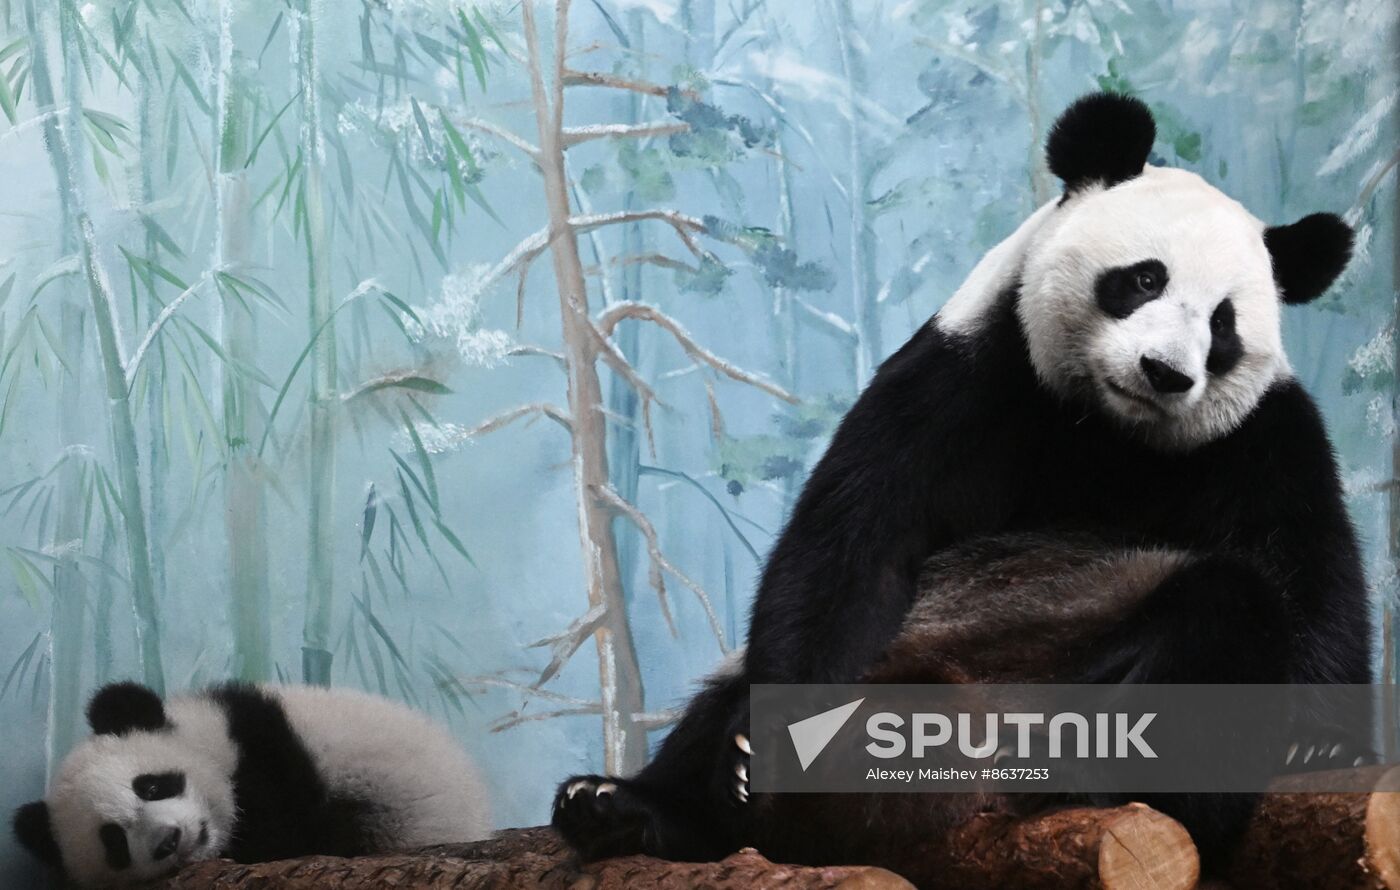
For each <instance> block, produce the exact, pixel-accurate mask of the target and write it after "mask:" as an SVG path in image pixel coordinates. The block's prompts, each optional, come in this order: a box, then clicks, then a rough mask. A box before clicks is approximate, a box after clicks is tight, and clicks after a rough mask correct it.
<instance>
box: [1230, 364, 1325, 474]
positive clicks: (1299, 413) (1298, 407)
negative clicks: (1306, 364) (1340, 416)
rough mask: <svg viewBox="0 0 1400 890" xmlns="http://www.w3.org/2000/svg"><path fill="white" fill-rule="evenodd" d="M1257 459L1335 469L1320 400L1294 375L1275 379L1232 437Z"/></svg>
mask: <svg viewBox="0 0 1400 890" xmlns="http://www.w3.org/2000/svg"><path fill="white" fill-rule="evenodd" d="M1233 438H1235V439H1236V440H1237V442H1238V443H1239V444H1242V445H1244V446H1246V448H1247V451H1248V453H1249V454H1250V455H1251V456H1252V457H1253V458H1254V459H1265V460H1267V461H1268V462H1269V463H1272V464H1286V465H1290V466H1295V467H1298V466H1307V467H1312V468H1315V469H1317V470H1321V471H1330V472H1335V466H1336V455H1335V453H1334V451H1333V449H1332V442H1331V439H1330V438H1328V435H1327V424H1326V421H1325V420H1324V419H1323V416H1322V412H1321V410H1319V409H1318V406H1317V402H1316V401H1314V400H1313V397H1312V396H1311V395H1310V394H1309V393H1308V391H1307V390H1306V389H1305V388H1304V387H1303V385H1302V384H1301V383H1299V382H1298V380H1297V379H1296V378H1294V377H1291V376H1289V377H1282V378H1280V379H1279V380H1277V381H1275V382H1274V383H1273V385H1272V386H1270V387H1269V389H1268V390H1267V391H1266V392H1265V393H1264V396H1263V397H1262V398H1261V399H1260V400H1259V404H1258V406H1257V407H1256V408H1255V409H1254V411H1253V412H1252V413H1251V414H1250V416H1249V417H1248V419H1247V420H1246V421H1245V423H1244V424H1243V425H1242V426H1241V427H1240V429H1239V431H1238V432H1237V433H1236V435H1235V436H1234V437H1233Z"/></svg>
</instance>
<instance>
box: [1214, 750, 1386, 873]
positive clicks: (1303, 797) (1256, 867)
mask: <svg viewBox="0 0 1400 890" xmlns="http://www.w3.org/2000/svg"><path fill="white" fill-rule="evenodd" d="M1397 781H1400V772H1394V771H1392V772H1390V773H1386V774H1385V775H1384V776H1383V777H1382V778H1380V779H1379V781H1378V782H1377V783H1376V787H1377V789H1378V790H1375V791H1370V792H1330V793H1329V792H1308V791H1295V792H1278V793H1272V794H1268V795H1265V797H1264V798H1263V800H1262V801H1261V803H1260V805H1259V809H1258V811H1257V812H1256V813H1255V816H1254V821H1253V822H1252V823H1251V824H1250V828H1249V832H1248V833H1247V834H1246V835H1245V838H1244V841H1243V843H1242V845H1241V847H1240V850H1239V852H1238V854H1237V855H1236V857H1235V860H1234V862H1233V863H1232V866H1231V869H1230V883H1231V884H1232V885H1233V887H1234V888H1235V890H1400V791H1395V790H1384V789H1395V788H1400V785H1397Z"/></svg>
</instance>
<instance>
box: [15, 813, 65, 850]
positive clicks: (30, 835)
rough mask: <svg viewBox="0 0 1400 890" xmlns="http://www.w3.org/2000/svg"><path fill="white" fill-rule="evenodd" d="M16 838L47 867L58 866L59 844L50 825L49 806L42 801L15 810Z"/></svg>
mask: <svg viewBox="0 0 1400 890" xmlns="http://www.w3.org/2000/svg"><path fill="white" fill-rule="evenodd" d="M14 828H15V837H16V838H17V839H18V840H19V843H20V846H22V847H24V849H26V850H28V851H29V852H30V853H32V854H33V855H34V858H35V859H38V860H39V861H40V862H43V863H44V864H46V865H53V866H57V865H58V864H59V860H60V856H59V852H58V842H57V841H55V840H54V837H53V826H52V825H51V824H50V823H49V805H48V804H46V803H44V802H43V801H42V800H36V801H33V802H31V803H27V804H25V805H24V806H22V807H20V808H19V809H17V810H15V821H14Z"/></svg>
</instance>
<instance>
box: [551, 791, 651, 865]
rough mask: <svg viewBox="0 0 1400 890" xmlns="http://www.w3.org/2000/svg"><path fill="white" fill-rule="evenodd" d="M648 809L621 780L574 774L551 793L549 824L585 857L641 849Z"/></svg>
mask: <svg viewBox="0 0 1400 890" xmlns="http://www.w3.org/2000/svg"><path fill="white" fill-rule="evenodd" d="M652 821H653V814H652V813H651V811H650V808H649V807H648V806H647V805H646V803H645V802H644V801H643V800H642V798H641V797H640V796H639V795H637V794H635V793H634V792H633V790H632V788H631V787H630V784H629V783H628V782H627V781H626V780H624V779H615V778H611V777H609V776H574V777H573V778H570V779H568V780H566V781H564V782H563V783H561V784H560V785H559V790H558V792H557V793H556V794H555V795H554V809H553V816H552V818H551V819H550V824H552V825H553V826H554V829H555V830H556V831H558V832H559V834H560V835H561V836H562V837H563V838H564V840H566V841H568V842H569V845H570V846H572V847H573V848H574V849H575V850H577V851H578V852H579V855H580V856H582V857H583V858H584V859H585V860H594V859H605V858H608V857H611V856H625V855H629V854H632V853H640V852H643V846H644V843H645V839H646V837H647V827H648V825H650V824H651V822H652Z"/></svg>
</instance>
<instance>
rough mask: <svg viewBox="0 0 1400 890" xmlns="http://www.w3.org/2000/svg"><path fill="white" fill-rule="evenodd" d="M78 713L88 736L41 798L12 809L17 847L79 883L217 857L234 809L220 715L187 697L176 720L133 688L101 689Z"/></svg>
mask: <svg viewBox="0 0 1400 890" xmlns="http://www.w3.org/2000/svg"><path fill="white" fill-rule="evenodd" d="M87 714H88V722H89V723H90V724H91V726H92V731H93V736H92V738H90V739H88V740H86V741H84V742H83V743H82V744H80V745H79V746H78V747H76V748H74V749H73V751H72V753H70V754H69V755H68V757H67V758H65V759H64V761H63V764H62V766H60V768H59V770H58V772H57V774H56V775H55V776H54V780H53V783H52V785H51V786H50V788H49V793H48V796H47V797H46V798H45V799H44V800H39V801H34V802H32V803H27V804H25V805H24V806H22V807H20V808H19V809H18V810H16V811H15V816H14V830H15V835H16V837H17V838H18V839H19V841H20V843H21V844H23V845H24V847H25V848H26V849H28V850H29V851H30V852H31V853H33V854H34V855H35V856H36V857H37V858H39V859H40V860H42V861H43V862H45V863H47V864H49V865H51V866H54V867H56V868H59V869H61V870H62V871H63V872H64V874H65V875H66V876H67V877H68V878H69V879H71V880H72V881H74V882H75V883H77V884H79V885H80V886H111V885H122V884H131V883H137V882H140V881H145V880H149V879H151V878H154V877H157V876H159V875H162V874H165V873H168V872H172V871H174V870H175V869H177V868H178V867H179V866H181V865H183V864H186V863H189V862H193V861H195V860H199V859H210V858H213V857H214V856H216V855H217V854H218V853H219V851H220V850H221V849H222V848H223V847H224V845H225V844H226V843H227V842H228V837H229V832H230V831H231V830H232V827H233V813H234V810H233V790H232V784H231V776H232V764H233V757H234V755H233V754H232V752H231V748H230V745H229V742H228V740H227V730H226V728H225V724H224V723H223V717H222V715H221V714H219V713H218V712H217V710H216V709H215V708H213V707H212V706H211V705H209V704H207V703H201V702H199V701H198V700H191V701H188V702H184V703H182V711H181V714H180V721H179V723H178V724H177V723H176V722H175V721H172V719H171V717H170V716H169V715H167V713H166V709H165V705H164V703H163V702H162V701H161V699H160V697H159V696H157V695H156V694H155V693H154V692H152V691H151V690H149V689H147V688H145V687H144V686H139V685H137V684H135V683H117V684H112V685H109V686H106V687H104V688H102V689H101V690H99V691H98V692H97V694H96V695H94V696H93V698H92V701H91V702H90V703H89V705H88V711H87Z"/></svg>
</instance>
